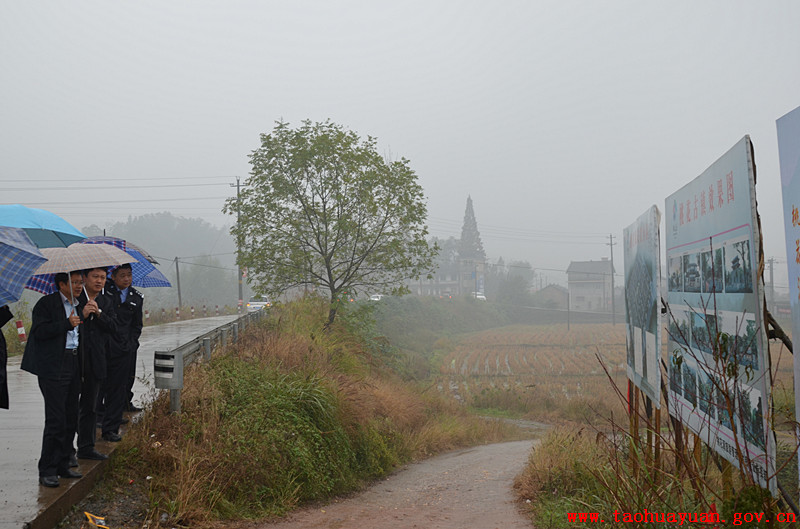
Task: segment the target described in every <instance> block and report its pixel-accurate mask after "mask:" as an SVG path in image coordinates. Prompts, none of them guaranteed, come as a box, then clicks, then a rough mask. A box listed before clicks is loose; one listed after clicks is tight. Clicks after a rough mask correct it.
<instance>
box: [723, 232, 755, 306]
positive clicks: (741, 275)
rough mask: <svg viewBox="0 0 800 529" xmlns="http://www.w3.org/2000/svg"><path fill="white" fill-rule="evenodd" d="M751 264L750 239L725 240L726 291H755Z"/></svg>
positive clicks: (740, 292) (738, 292) (732, 292)
mask: <svg viewBox="0 0 800 529" xmlns="http://www.w3.org/2000/svg"><path fill="white" fill-rule="evenodd" d="M752 268H753V267H752V266H751V264H750V240H749V239H746V238H742V239H739V240H735V241H730V240H729V241H725V292H728V293H731V294H745V293H752V292H753V270H752Z"/></svg>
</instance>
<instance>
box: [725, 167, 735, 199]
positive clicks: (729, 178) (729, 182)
mask: <svg viewBox="0 0 800 529" xmlns="http://www.w3.org/2000/svg"><path fill="white" fill-rule="evenodd" d="M725 183H726V184H727V187H728V202H733V171H731V172H730V173H728V174H727V175H725Z"/></svg>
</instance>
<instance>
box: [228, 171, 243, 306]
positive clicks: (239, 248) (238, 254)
mask: <svg viewBox="0 0 800 529" xmlns="http://www.w3.org/2000/svg"><path fill="white" fill-rule="evenodd" d="M228 185H230V186H231V187H236V228H237V231H238V228H239V227H240V225H239V215H240V213H241V200H240V199H239V192H240V190H241V187H242V185H241V183H240V182H239V177H238V176H237V177H236V183H235V184H228ZM241 255H242V234H241V233H238V234H237V236H236V267H237V269H238V271H239V273H238V275H239V312H242V308H243V307H244V294H243V292H242V277H243V276H242V264H241V262H240V258H241Z"/></svg>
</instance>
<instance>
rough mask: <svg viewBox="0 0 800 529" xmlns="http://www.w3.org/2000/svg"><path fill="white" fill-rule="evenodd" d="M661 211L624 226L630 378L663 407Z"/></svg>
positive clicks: (647, 213)
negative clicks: (661, 361)
mask: <svg viewBox="0 0 800 529" xmlns="http://www.w3.org/2000/svg"><path fill="white" fill-rule="evenodd" d="M660 224H661V213H660V212H659V210H658V208H657V207H656V206H652V207H651V208H649V209H648V210H647V211H646V212H645V213H643V214H642V215H641V216H640V217H639V218H638V219H637V220H636V222H634V223H633V224H631V225H630V226H628V227H627V228H625V230H624V245H623V253H624V257H625V314H626V331H627V332H626V341H627V359H628V378H629V379H630V380H631V382H633V384H634V385H635V386H636V387H638V388H639V389H641V390H642V391H643V392H644V394H645V395H646V396H647V397H648V398H649V399H650V400H651V401H652V402H653V403H654V404H655V406H656V408H660V407H661V366H660V359H661V289H660V278H661V266H660V262H661V238H660V234H659V227H660Z"/></svg>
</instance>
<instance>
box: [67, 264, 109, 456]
mask: <svg viewBox="0 0 800 529" xmlns="http://www.w3.org/2000/svg"><path fill="white" fill-rule="evenodd" d="M105 285H106V269H105V268H92V269H91V270H86V271H85V272H84V290H83V292H82V293H81V295H80V298H79V303H80V307H81V310H80V312H81V316H82V318H83V325H82V326H81V397H80V405H79V406H80V409H79V412H78V450H77V454H78V459H95V460H103V459H108V456H107V455H105V454H102V453H100V452H98V451H97V450H95V447H94V446H95V440H96V437H97V426H96V423H97V415H96V413H95V403H96V401H97V395H98V393H99V392H100V386H101V385H102V383H103V381H104V380H105V378H106V364H107V360H106V358H107V356H108V350H109V347H110V342H111V338H112V336H113V335H114V333H116V332H117V324H116V322H115V320H114V307H113V301H112V299H111V297H110V296H108V295H106V294H105V293H104V288H105Z"/></svg>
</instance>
